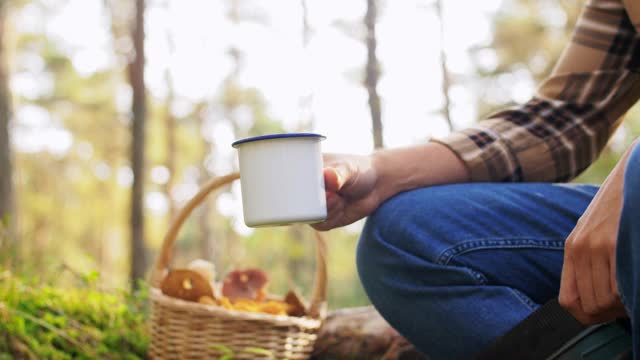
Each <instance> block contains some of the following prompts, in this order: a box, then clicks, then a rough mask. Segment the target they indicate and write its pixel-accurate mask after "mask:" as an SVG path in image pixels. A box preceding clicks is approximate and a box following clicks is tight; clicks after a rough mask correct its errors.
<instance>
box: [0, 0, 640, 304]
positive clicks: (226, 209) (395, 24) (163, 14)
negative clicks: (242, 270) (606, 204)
mask: <svg viewBox="0 0 640 360" xmlns="http://www.w3.org/2000/svg"><path fill="white" fill-rule="evenodd" d="M130 3H133V2H130V1H107V0H33V1H24V0H23V1H15V2H14V3H12V4H11V6H10V8H9V10H8V11H9V15H8V17H7V24H6V25H5V27H6V30H5V31H6V36H5V38H6V41H5V48H6V54H5V57H6V61H7V62H8V66H9V72H10V77H9V85H10V91H11V93H12V96H13V117H12V122H11V126H10V130H11V136H12V139H11V144H12V149H13V151H14V154H13V158H14V181H15V199H16V202H15V203H16V211H15V217H14V218H15V220H16V224H17V225H16V239H17V243H18V244H19V247H18V249H19V251H18V253H17V254H16V258H19V259H20V263H19V266H21V267H22V269H23V271H25V272H30V273H35V274H39V275H40V276H48V275H49V274H55V280H56V281H59V282H65V281H66V282H70V281H73V276H74V275H73V274H74V273H83V272H88V271H97V272H98V273H99V274H100V279H101V280H100V281H101V283H102V284H103V285H104V287H105V288H107V289H111V288H121V287H126V286H127V281H128V273H129V266H130V257H129V241H130V234H129V230H128V229H129V213H130V210H129V207H130V205H129V192H130V190H131V184H132V181H133V171H132V169H131V167H130V161H129V159H130V155H129V153H130V150H129V144H130V140H131V138H130V134H129V132H130V131H129V125H130V111H131V97H132V91H131V87H130V86H129V83H128V78H127V72H126V64H127V62H128V61H129V60H130V57H131V50H132V46H133V45H132V42H131V40H130V39H129V38H128V35H129V33H128V30H129V28H128V27H127V26H122V23H123V21H124V22H125V23H126V19H127V18H128V17H130V13H131V12H132V7H131V4H130ZM438 5H440V6H441V11H440V12H439V11H438ZM581 5H582V2H581V1H577V0H560V1H558V0H555V1H551V0H540V1H525V0H485V1H468V0H446V1H441V2H436V1H432V0H406V1H380V2H379V3H378V14H377V19H376V20H377V27H376V33H375V36H376V39H377V44H378V47H377V58H378V61H379V68H380V80H379V83H378V86H377V90H378V93H379V95H380V98H381V104H382V116H381V118H382V123H383V135H384V145H385V147H397V146H406V145H410V144H415V143H421V142H425V141H428V139H429V138H431V137H442V136H446V135H447V134H448V133H449V132H450V127H449V124H448V121H447V116H448V117H449V119H450V121H451V124H452V126H453V128H454V129H461V128H464V127H465V126H468V125H470V124H472V123H474V122H476V121H478V120H479V119H481V117H482V116H483V115H485V114H487V113H488V112H490V111H493V110H495V109H497V108H500V107H503V106H507V105H511V104H515V103H520V102H524V101H526V100H527V99H528V98H529V97H530V96H531V95H532V94H533V92H534V91H535V86H536V84H537V83H538V82H539V81H540V79H541V78H543V77H544V76H545V74H548V72H549V71H550V69H551V68H552V66H553V63H554V61H555V59H556V58H557V56H558V55H559V53H560V51H561V49H562V46H563V44H565V43H566V41H567V39H568V36H569V34H570V30H571V28H572V26H573V24H574V22H575V20H576V17H577V15H578V14H579V10H580V8H581ZM366 10H367V1H365V0H361V1H322V0H306V1H304V0H303V1H300V0H283V1H250V0H234V1H222V0H165V1H161V0H156V1H148V3H147V9H146V21H145V24H144V27H145V31H146V39H145V50H146V69H145V76H146V88H147V91H148V95H149V97H148V102H147V103H148V117H147V129H146V134H147V144H146V149H145V150H146V159H147V164H146V171H145V174H146V179H147V182H146V187H145V196H144V204H145V216H146V236H145V242H146V247H147V249H148V254H149V259H150V260H153V259H154V256H155V254H156V252H157V249H158V247H159V245H160V242H161V240H162V236H163V235H164V232H165V231H166V229H167V226H168V224H169V219H170V216H171V214H172V212H174V211H175V208H176V207H180V206H181V205H183V204H184V203H185V201H186V200H187V199H189V197H190V196H192V195H193V194H195V192H196V191H197V190H198V185H199V184H201V183H202V182H204V181H205V180H206V179H208V178H210V177H212V176H216V175H222V174H225V173H227V172H229V171H232V170H233V169H235V168H236V162H237V159H236V154H235V151H234V150H233V149H232V148H231V146H230V144H231V142H232V141H234V140H235V139H237V138H239V137H244V136H249V135H257V134H262V133H267V132H288V131H314V132H318V133H321V134H324V135H326V136H327V140H326V141H325V142H324V143H323V150H324V151H327V152H344V153H358V154H367V153H370V152H371V151H372V150H373V137H372V125H371V124H372V121H371V114H370V109H369V104H368V93H367V88H366V87H365V84H364V69H365V63H366V61H367V46H366V43H365V38H366V36H367V32H366V28H365V26H364V22H363V18H364V15H365V12H366ZM123 19H125V20H123ZM443 69H446V72H447V77H446V78H448V81H447V82H446V83H444V84H443V79H445V76H444V75H445V72H444V71H445V70H443ZM445 94H446V95H447V96H448V98H449V99H448V101H447V100H446V97H445ZM447 103H448V105H447ZM632 117H633V121H630V122H627V125H626V127H624V128H622V130H621V131H620V132H619V133H618V134H617V135H616V138H615V141H614V142H613V143H612V146H611V147H610V148H609V149H607V150H606V152H605V156H604V157H603V159H602V161H601V162H600V163H599V164H598V165H597V166H595V167H594V168H593V169H592V170H591V172H590V173H589V174H586V175H585V176H584V177H583V178H581V180H582V181H593V182H597V181H601V180H602V178H603V177H604V176H605V174H606V171H607V169H608V168H610V166H611V165H612V164H613V163H614V161H615V159H616V158H617V156H619V152H620V151H621V150H622V149H623V147H624V146H623V145H624V144H625V143H626V142H628V140H629V139H630V138H631V137H633V136H634V134H637V133H638V130H639V128H640V123H639V121H637V120H638V117H637V116H632ZM171 142H173V144H174V145H173V146H170V145H169V144H170V143H171ZM0 171H1V170H0ZM0 176H2V174H0ZM360 227H361V223H359V224H355V225H353V226H350V227H348V228H347V229H341V230H336V231H332V232H331V233H329V236H330V238H331V244H330V256H331V260H330V268H329V270H330V288H331V306H333V307H341V306H348V305H358V304H364V303H366V302H367V300H366V297H365V296H364V294H363V292H362V290H361V288H360V285H359V282H358V279H357V274H356V271H355V265H354V262H355V261H354V256H355V255H354V249H355V244H356V239H357V235H358V231H359V229H360ZM312 239H313V238H312V237H311V234H310V230H309V229H308V228H305V227H292V228H275V229H262V230H255V231H254V230H252V229H249V228H247V227H246V226H244V223H243V221H242V209H241V202H240V193H239V186H238V184H236V185H234V186H233V187H232V188H231V189H230V191H224V192H222V193H220V194H218V195H216V196H215V197H212V199H211V201H210V202H209V203H208V205H206V206H205V207H204V208H203V209H201V210H200V211H199V212H198V213H197V214H195V215H194V216H193V218H192V219H190V220H189V222H188V224H187V226H186V228H185V229H184V231H183V234H182V236H181V238H180V239H179V246H178V247H177V248H176V253H177V255H178V260H177V261H178V263H180V262H182V263H184V262H185V261H188V260H191V259H194V258H198V257H202V258H208V259H212V260H214V261H215V263H216V265H217V267H218V271H219V272H221V273H224V272H225V271H227V270H229V269H231V268H235V267H244V266H260V267H262V268H264V269H265V270H266V271H267V272H269V273H270V274H271V276H272V278H273V286H274V289H275V290H276V291H283V290H285V289H286V288H287V287H289V286H292V284H295V285H296V286H298V287H300V288H302V289H303V290H308V289H309V288H310V285H311V284H310V282H311V279H312V270H313V241H312ZM60 269H62V270H63V271H62V273H63V275H62V276H59V275H58V274H60Z"/></svg>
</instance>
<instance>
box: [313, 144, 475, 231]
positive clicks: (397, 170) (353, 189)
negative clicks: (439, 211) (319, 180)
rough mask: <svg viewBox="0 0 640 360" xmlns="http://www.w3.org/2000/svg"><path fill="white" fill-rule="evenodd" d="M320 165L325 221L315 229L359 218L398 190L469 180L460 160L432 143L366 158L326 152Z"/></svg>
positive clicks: (337, 225) (334, 226)
mask: <svg viewBox="0 0 640 360" xmlns="http://www.w3.org/2000/svg"><path fill="white" fill-rule="evenodd" d="M324 166H325V170H324V181H325V187H326V191H327V210H328V214H327V220H325V221H324V222H322V223H319V224H314V225H313V227H314V228H316V229H318V230H330V229H333V228H336V227H340V226H344V225H349V224H351V223H353V222H355V221H357V220H360V219H362V218H364V217H365V216H368V215H369V214H371V213H372V212H373V211H374V210H375V209H377V208H378V206H380V204H382V203H383V202H384V201H386V200H387V199H389V198H390V197H392V196H394V195H396V194H398V193H401V192H403V191H409V190H412V189H416V188H421V187H425V186H431V185H438V184H451V183H458V182H465V181H468V180H469V175H468V173H467V170H466V168H465V167H464V164H463V163H462V161H461V160H460V159H458V157H457V156H456V155H455V154H454V153H453V152H452V151H451V150H449V149H448V148H447V147H446V146H443V145H440V144H436V143H428V144H424V145H415V146H411V147H406V148H398V149H387V150H379V151H376V152H374V153H373V154H372V155H369V156H357V155H337V154H327V155H325V157H324Z"/></svg>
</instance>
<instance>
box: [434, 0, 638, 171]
mask: <svg viewBox="0 0 640 360" xmlns="http://www.w3.org/2000/svg"><path fill="white" fill-rule="evenodd" d="M639 70H640V36H638V31H637V29H636V28H635V27H634V25H633V24H632V22H631V21H630V19H629V16H628V14H627V10H626V9H625V6H624V4H623V3H622V2H621V0H591V1H589V3H588V4H587V5H586V6H585V9H584V10H583V12H582V14H581V16H580V18H579V20H578V22H577V25H576V29H575V31H574V33H573V36H572V39H571V42H570V43H569V45H568V46H567V47H566V48H565V49H564V51H563V53H562V55H561V57H560V60H559V62H558V63H557V64H556V66H555V68H554V70H553V72H552V74H551V76H550V77H549V78H548V79H547V80H545V81H544V82H543V83H542V84H541V86H540V87H539V89H538V91H537V92H536V95H535V96H534V97H533V98H532V99H531V100H529V101H528V102H527V103H525V104H523V105H521V106H518V107H515V108H511V109H507V110H504V111H501V112H499V113H497V114H494V115H492V116H490V117H489V118H488V119H486V120H483V121H481V122H479V123H478V124H476V125H475V126H473V127H470V128H468V129H465V130H462V131H459V132H454V133H452V134H451V135H449V136H448V137H446V138H444V139H439V140H434V141H435V142H439V143H441V144H444V145H445V146H447V147H449V148H450V149H451V150H452V151H453V152H454V153H456V154H457V155H458V157H459V158H460V159H462V161H463V162H464V163H465V165H466V167H467V169H468V171H469V174H470V176H471V180H472V181H512V182H515V181H567V180H570V179H572V178H574V177H575V176H577V175H578V174H579V173H580V172H582V171H583V170H584V169H586V168H587V167H588V166H589V165H590V164H591V163H592V162H593V161H595V160H596V158H597V157H598V155H599V154H600V152H601V151H602V149H603V148H604V147H605V145H606V144H607V142H608V140H609V138H610V137H611V135H612V134H613V132H614V131H615V129H616V127H617V126H618V125H619V123H620V121H621V118H622V116H623V115H624V113H625V112H626V111H627V110H628V109H629V108H630V107H631V106H632V105H633V104H634V103H635V102H636V100H637V99H638V98H639V97H640V81H638V80H639V76H640V75H639Z"/></svg>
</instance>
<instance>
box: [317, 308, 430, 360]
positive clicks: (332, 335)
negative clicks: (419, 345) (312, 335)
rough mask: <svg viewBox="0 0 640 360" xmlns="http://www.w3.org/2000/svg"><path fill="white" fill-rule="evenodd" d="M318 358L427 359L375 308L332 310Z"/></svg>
mask: <svg viewBox="0 0 640 360" xmlns="http://www.w3.org/2000/svg"><path fill="white" fill-rule="evenodd" d="M313 359H314V360H329V359H352V360H374V359H379V360H425V359H428V358H427V357H426V356H425V355H423V354H421V353H420V352H419V351H418V350H416V349H415V348H414V347H413V345H411V344H410V343H409V342H408V341H407V340H405V339H404V338H403V337H402V336H400V334H398V333H397V332H396V331H395V330H394V329H393V328H392V327H391V326H390V325H389V324H387V322H386V321H384V319H383V318H382V316H380V314H378V312H377V311H376V310H375V309H374V308H373V307H372V306H369V307H363V308H353V309H341V310H336V311H332V312H331V313H330V314H329V316H328V317H327V320H326V321H325V323H324V325H323V326H322V329H321V330H320V334H318V340H317V341H316V344H315V348H314V355H313Z"/></svg>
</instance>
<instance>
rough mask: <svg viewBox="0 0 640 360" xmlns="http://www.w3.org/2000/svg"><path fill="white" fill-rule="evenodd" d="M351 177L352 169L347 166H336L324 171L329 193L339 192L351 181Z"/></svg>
mask: <svg viewBox="0 0 640 360" xmlns="http://www.w3.org/2000/svg"><path fill="white" fill-rule="evenodd" d="M350 177H351V169H350V168H349V167H348V166H347V165H345V164H337V165H335V166H331V167H327V168H325V169H324V183H325V188H326V189H327V190H328V191H333V192H338V191H340V190H341V189H342V188H343V187H344V186H345V183H347V182H348V181H349V179H350Z"/></svg>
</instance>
